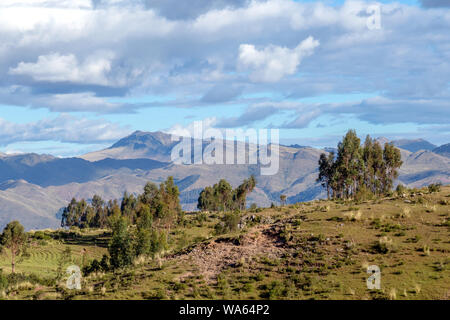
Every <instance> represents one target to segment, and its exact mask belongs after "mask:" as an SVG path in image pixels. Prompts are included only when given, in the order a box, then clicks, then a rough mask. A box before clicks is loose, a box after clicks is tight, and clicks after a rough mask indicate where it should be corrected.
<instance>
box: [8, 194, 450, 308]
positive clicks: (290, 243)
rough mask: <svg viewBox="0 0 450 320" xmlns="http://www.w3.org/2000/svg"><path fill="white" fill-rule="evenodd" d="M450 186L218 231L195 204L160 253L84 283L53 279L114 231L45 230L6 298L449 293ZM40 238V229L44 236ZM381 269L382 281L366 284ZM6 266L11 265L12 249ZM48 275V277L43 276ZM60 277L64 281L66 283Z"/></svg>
mask: <svg viewBox="0 0 450 320" xmlns="http://www.w3.org/2000/svg"><path fill="white" fill-rule="evenodd" d="M449 205H450V187H444V188H442V190H441V191H440V192H439V193H432V194H430V193H428V191H427V190H426V189H423V190H411V191H410V192H408V193H407V194H406V196H405V197H393V198H384V199H378V200H372V201H366V202H364V203H359V204H356V203H351V202H349V203H345V202H342V201H341V202H331V201H323V200H322V201H312V202H306V203H296V204H292V205H289V206H285V207H276V208H271V209H257V210H254V211H246V212H243V213H242V215H241V218H240V225H241V228H238V229H237V230H236V231H232V232H229V233H226V234H215V231H214V230H215V229H214V226H215V225H216V224H217V223H218V221H220V219H221V217H222V214H220V213H203V214H200V213H192V214H189V215H187V216H186V223H185V224H184V225H185V226H183V227H181V226H178V227H176V228H174V229H172V230H171V231H170V236H169V248H168V249H167V250H166V251H165V252H164V253H163V256H162V259H161V260H159V259H158V258H155V259H152V258H148V259H145V258H142V259H138V260H136V261H135V264H134V266H133V267H131V268H129V269H125V270H122V271H119V272H116V273H115V274H113V273H110V272H97V273H92V274H90V275H89V276H86V277H84V278H83V281H82V290H81V291H76V290H63V289H58V290H56V289H55V287H54V286H52V285H49V284H48V283H50V282H51V281H50V279H51V278H52V277H54V276H55V275H56V268H57V261H58V259H59V257H60V256H61V253H62V251H63V250H64V248H66V247H70V248H71V249H72V262H68V263H76V264H81V263H82V261H83V259H82V254H81V252H84V250H86V256H87V258H86V260H87V261H89V260H92V259H94V258H96V259H99V258H100V257H101V255H102V254H103V253H106V243H107V241H108V239H109V234H108V232H105V231H104V230H91V231H86V232H79V231H76V230H73V231H71V232H69V231H46V232H45V233H44V235H40V236H39V238H40V239H42V238H47V240H36V241H35V244H34V245H33V247H32V249H31V251H30V254H31V257H30V258H29V259H28V260H25V261H24V262H23V263H20V264H19V265H18V266H17V268H18V270H19V271H21V272H26V273H28V274H30V273H33V274H35V276H34V278H33V279H34V280H29V279H28V280H23V281H22V282H20V281H19V282H18V283H16V284H14V285H12V286H11V287H7V288H4V289H3V291H2V290H0V294H1V295H2V296H3V298H6V299H63V298H64V299H223V298H226V299H355V300H361V299H402V300H409V299H413V300H416V299H444V300H448V299H449V297H450V282H449V281H448V279H449V278H450V260H449V252H450V242H449V238H448V232H449V231H450V229H449V227H450V225H449V217H450V206H449ZM39 238H36V239H39ZM369 265H377V266H379V268H380V269H381V290H369V289H368V288H367V287H366V279H367V277H368V274H367V272H366V271H367V267H368V266H369ZM0 267H2V268H3V271H4V273H8V272H9V270H10V265H9V260H8V256H1V258H0ZM45 283H47V284H45ZM63 284H64V282H62V284H61V285H63Z"/></svg>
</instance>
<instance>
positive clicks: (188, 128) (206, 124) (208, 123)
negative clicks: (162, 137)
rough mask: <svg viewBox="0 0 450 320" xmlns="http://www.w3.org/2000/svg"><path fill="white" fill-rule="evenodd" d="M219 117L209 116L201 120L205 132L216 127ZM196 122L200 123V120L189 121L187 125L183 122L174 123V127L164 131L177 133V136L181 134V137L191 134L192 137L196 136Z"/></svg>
mask: <svg viewBox="0 0 450 320" xmlns="http://www.w3.org/2000/svg"><path fill="white" fill-rule="evenodd" d="M216 122H217V119H216V117H209V118H205V119H203V120H201V124H202V130H203V132H204V131H206V130H208V129H211V128H214V125H215V124H216ZM194 123H196V124H198V123H199V121H192V122H190V123H188V124H187V125H182V124H179V123H177V124H174V125H173V126H172V127H170V128H168V129H166V130H164V132H166V133H169V134H172V135H175V136H179V137H185V136H190V137H194Z"/></svg>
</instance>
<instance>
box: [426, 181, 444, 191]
mask: <svg viewBox="0 0 450 320" xmlns="http://www.w3.org/2000/svg"><path fill="white" fill-rule="evenodd" d="M441 187H442V183H440V182H438V183H432V184H430V185H429V186H428V192H429V193H435V192H439V191H441Z"/></svg>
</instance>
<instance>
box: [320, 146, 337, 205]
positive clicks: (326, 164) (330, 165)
mask: <svg viewBox="0 0 450 320" xmlns="http://www.w3.org/2000/svg"><path fill="white" fill-rule="evenodd" d="M333 169H334V152H330V153H329V154H328V156H327V155H326V154H325V153H322V154H321V155H320V158H319V177H318V178H317V182H321V184H322V186H323V187H324V188H326V189H327V198H328V199H330V191H331V183H332V179H333Z"/></svg>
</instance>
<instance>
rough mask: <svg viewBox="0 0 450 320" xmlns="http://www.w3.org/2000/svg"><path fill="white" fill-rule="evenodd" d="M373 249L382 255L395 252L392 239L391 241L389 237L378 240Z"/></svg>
mask: <svg viewBox="0 0 450 320" xmlns="http://www.w3.org/2000/svg"><path fill="white" fill-rule="evenodd" d="M372 249H373V250H374V251H375V252H376V253H382V254H386V253H389V252H392V251H393V242H392V239H390V238H388V237H382V238H381V239H380V240H378V242H376V243H375V244H374V245H373V246H372Z"/></svg>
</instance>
